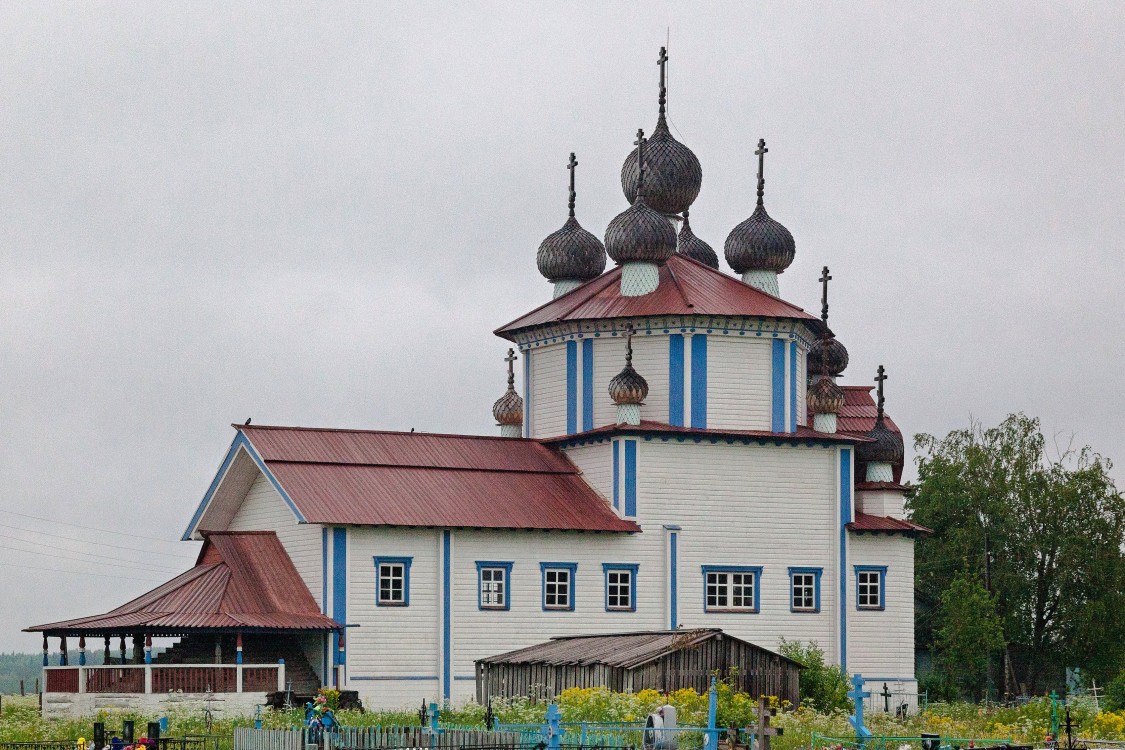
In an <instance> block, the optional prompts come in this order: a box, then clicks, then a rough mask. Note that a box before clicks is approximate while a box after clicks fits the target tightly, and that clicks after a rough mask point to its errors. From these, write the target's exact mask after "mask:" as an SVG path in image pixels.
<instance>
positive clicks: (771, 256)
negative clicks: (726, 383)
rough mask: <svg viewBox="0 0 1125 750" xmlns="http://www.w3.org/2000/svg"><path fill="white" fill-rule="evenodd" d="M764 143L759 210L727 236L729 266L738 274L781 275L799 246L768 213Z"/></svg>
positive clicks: (763, 147)
mask: <svg viewBox="0 0 1125 750" xmlns="http://www.w3.org/2000/svg"><path fill="white" fill-rule="evenodd" d="M767 151H768V149H767V148H766V142H765V141H764V140H759V141H758V150H757V151H755V152H754V153H755V154H757V156H758V206H757V208H755V209H754V213H752V214H751V215H750V218H749V219H747V220H746V221H744V222H742V223H741V224H739V225H738V226H736V227H735V228H734V229H732V230H731V232H730V234H729V235H727V241H726V244H725V246H724V248H723V254H724V255H725V256H726V259H727V263H728V264H730V267H731V268H733V269H734V270H735V272H737V273H747V272H748V271H772V272H774V273H781V272H782V271H784V270H785V269H786V268H789V265H790V264H791V263H792V262H793V258H794V257H795V256H796V254H797V246H796V243H794V241H793V235H792V234H790V233H789V230H788V229H786V228H785V227H783V226H782V225H781V224H780V223H778V222H777V221H774V220H773V219H771V218H770V215H769V214H768V213H766V207H765V204H764V202H763V196H764V195H765V192H766V180H765V176H764V175H765V154H766V152H767Z"/></svg>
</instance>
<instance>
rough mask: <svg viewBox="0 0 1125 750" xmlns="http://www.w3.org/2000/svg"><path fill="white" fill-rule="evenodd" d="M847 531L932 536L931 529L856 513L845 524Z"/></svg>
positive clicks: (889, 518)
mask: <svg viewBox="0 0 1125 750" xmlns="http://www.w3.org/2000/svg"><path fill="white" fill-rule="evenodd" d="M847 529H848V531H860V532H874V533H883V534H932V533H933V530H932V529H927V528H926V527H925V526H920V525H918V524H916V523H914V522H912V521H906V520H903V519H901V518H891V517H890V516H873V515H871V514H869V513H860V512H859V511H856V513H855V520H854V521H852V522H850V523H848V524H847Z"/></svg>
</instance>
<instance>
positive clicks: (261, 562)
mask: <svg viewBox="0 0 1125 750" xmlns="http://www.w3.org/2000/svg"><path fill="white" fill-rule="evenodd" d="M338 627H339V625H337V623H336V622H335V621H334V620H332V619H331V618H330V617H328V616H327V615H323V614H321V613H320V611H319V609H318V607H317V604H316V600H314V599H313V597H312V594H311V593H309V590H308V587H306V586H305V582H304V581H303V580H302V579H301V576H300V574H299V573H298V572H297V569H296V568H294V567H293V562H292V561H291V560H290V559H289V555H288V554H286V552H285V548H284V547H283V546H282V545H281V542H280V541H279V540H278V538H277V535H276V534H275V533H274V532H272V531H239V532H233V531H232V532H219V531H205V532H203V547H202V548H201V549H200V551H199V558H198V559H197V561H196V563H195V567H193V568H192V569H191V570H188V571H186V572H184V573H181V574H180V575H178V576H176V577H175V578H173V579H172V580H170V581H168V582H167V583H164V584H162V585H160V586H157V587H156V588H155V589H153V590H152V591H150V592H148V593H147V594H143V595H141V596H139V597H137V598H136V599H134V600H133V601H131V602H129V603H128V604H124V605H122V606H120V607H118V608H117V609H114V610H111V611H109V612H107V613H105V614H103V615H94V616H92V617H80V618H78V619H74V620H64V621H61V622H53V623H48V624H46V625H36V626H34V627H30V628H27V630H28V631H30V632H40V631H42V632H48V633H57V634H59V635H80V634H90V633H118V632H133V631H141V632H146V633H153V634H157V635H159V634H168V635H175V634H181V633H183V632H184V631H188V630H196V629H205V630H237V629H262V630H335V629H337V628H338Z"/></svg>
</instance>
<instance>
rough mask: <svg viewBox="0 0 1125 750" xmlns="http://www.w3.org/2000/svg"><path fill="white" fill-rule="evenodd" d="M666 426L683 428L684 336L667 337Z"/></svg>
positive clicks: (673, 335)
mask: <svg viewBox="0 0 1125 750" xmlns="http://www.w3.org/2000/svg"><path fill="white" fill-rule="evenodd" d="M668 424H671V425H675V426H676V427H683V426H684V335H683V334H682V333H673V334H672V335H671V336H669V337H668Z"/></svg>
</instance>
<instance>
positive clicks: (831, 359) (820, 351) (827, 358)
mask: <svg viewBox="0 0 1125 750" xmlns="http://www.w3.org/2000/svg"><path fill="white" fill-rule="evenodd" d="M847 367H848V350H847V348H846V347H845V346H844V345H843V344H841V343H840V340H839V339H838V338H836V337H835V336H831V337H829V338H820V339H817V340H816V341H814V342H813V345H812V346H811V347H809V353H808V357H807V359H806V360H805V369H806V371H807V372H808V373H809V375H810V376H813V377H815V376H817V375H821V374H825V373H826V374H828V375H831V376H832V377H838V376H839V375H840V373H842V372H843V371H844V370H845V369H847Z"/></svg>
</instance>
